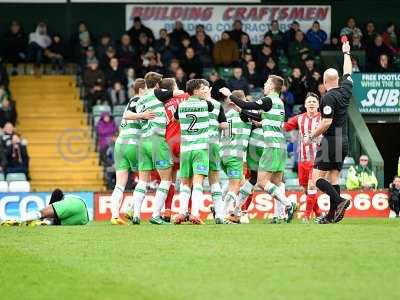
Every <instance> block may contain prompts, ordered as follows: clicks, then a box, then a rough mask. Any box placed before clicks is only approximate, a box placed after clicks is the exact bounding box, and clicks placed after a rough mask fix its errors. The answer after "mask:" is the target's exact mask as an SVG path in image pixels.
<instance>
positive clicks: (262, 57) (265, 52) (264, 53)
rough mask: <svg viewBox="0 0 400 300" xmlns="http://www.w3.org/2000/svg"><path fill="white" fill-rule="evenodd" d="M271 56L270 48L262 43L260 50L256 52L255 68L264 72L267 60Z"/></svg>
mask: <svg viewBox="0 0 400 300" xmlns="http://www.w3.org/2000/svg"><path fill="white" fill-rule="evenodd" d="M271 57H273V53H272V48H271V47H270V46H267V45H262V48H261V52H260V53H258V54H257V69H258V71H259V72H262V73H264V71H265V66H266V64H267V61H268V60H269V59H270V58H271Z"/></svg>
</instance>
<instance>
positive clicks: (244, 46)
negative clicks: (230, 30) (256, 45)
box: [239, 34, 253, 58]
mask: <svg viewBox="0 0 400 300" xmlns="http://www.w3.org/2000/svg"><path fill="white" fill-rule="evenodd" d="M248 53H251V54H253V46H252V45H251V42H250V38H249V36H248V35H247V34H243V35H242V36H241V37H240V43H239V55H240V58H243V57H244V55H246V54H248Z"/></svg>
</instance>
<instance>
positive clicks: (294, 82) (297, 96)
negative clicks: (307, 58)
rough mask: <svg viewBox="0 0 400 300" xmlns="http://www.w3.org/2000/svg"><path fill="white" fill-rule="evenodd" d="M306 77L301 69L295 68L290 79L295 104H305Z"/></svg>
mask: <svg viewBox="0 0 400 300" xmlns="http://www.w3.org/2000/svg"><path fill="white" fill-rule="evenodd" d="M304 80H305V77H303V75H302V74H301V70H300V68H298V67H296V68H293V71H292V75H291V76H290V77H289V78H288V81H289V84H290V88H289V90H290V91H291V92H292V94H293V96H294V101H295V104H304V98H305V96H306V93H307V90H306V87H305V85H304Z"/></svg>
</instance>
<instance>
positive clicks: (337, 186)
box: [332, 184, 340, 208]
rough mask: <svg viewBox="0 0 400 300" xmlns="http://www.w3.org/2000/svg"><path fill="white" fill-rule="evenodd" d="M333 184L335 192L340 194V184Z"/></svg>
mask: <svg viewBox="0 0 400 300" xmlns="http://www.w3.org/2000/svg"><path fill="white" fill-rule="evenodd" d="M332 186H333V188H334V189H335V190H336V192H337V193H338V194H339V196H340V185H338V184H334V185H332ZM334 208H336V206H335V207H334Z"/></svg>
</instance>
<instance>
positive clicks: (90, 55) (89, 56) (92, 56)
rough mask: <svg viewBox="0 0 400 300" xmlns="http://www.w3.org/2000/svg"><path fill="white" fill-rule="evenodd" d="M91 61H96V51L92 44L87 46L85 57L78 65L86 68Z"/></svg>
mask: <svg viewBox="0 0 400 300" xmlns="http://www.w3.org/2000/svg"><path fill="white" fill-rule="evenodd" d="M93 61H96V62H98V60H97V57H96V53H95V51H94V48H93V47H92V46H89V47H88V48H87V50H86V53H85V57H84V58H83V60H82V61H81V64H80V67H81V69H82V70H84V69H85V68H87V67H88V66H89V65H90V64H91V63H92V62H93Z"/></svg>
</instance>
